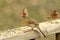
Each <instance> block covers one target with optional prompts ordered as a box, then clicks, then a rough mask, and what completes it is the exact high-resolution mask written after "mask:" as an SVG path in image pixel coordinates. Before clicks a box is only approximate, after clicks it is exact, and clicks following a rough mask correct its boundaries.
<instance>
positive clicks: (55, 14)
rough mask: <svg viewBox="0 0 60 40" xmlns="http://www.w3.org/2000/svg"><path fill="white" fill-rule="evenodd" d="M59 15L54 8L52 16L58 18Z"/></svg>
mask: <svg viewBox="0 0 60 40" xmlns="http://www.w3.org/2000/svg"><path fill="white" fill-rule="evenodd" d="M57 17H58V13H57V11H56V10H54V11H53V13H52V14H51V18H52V19H56V18H57Z"/></svg>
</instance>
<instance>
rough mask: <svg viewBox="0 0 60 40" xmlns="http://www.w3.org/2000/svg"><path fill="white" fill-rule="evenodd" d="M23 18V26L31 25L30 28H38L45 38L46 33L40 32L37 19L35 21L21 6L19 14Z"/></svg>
mask: <svg viewBox="0 0 60 40" xmlns="http://www.w3.org/2000/svg"><path fill="white" fill-rule="evenodd" d="M20 15H21V16H22V18H23V22H24V24H25V26H30V25H33V26H32V30H33V28H34V27H36V28H38V29H39V31H40V32H41V33H42V35H43V36H44V37H45V38H46V35H45V34H44V33H43V32H42V30H41V29H40V28H39V27H38V26H39V24H38V21H36V20H35V19H33V18H31V17H30V16H29V14H28V11H27V8H23V9H22V12H21V14H20Z"/></svg>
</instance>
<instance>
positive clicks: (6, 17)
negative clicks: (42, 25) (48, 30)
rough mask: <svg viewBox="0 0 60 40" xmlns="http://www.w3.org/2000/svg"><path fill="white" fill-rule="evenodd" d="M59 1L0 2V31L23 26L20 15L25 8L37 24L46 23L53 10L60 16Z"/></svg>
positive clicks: (21, 0)
mask: <svg viewBox="0 0 60 40" xmlns="http://www.w3.org/2000/svg"><path fill="white" fill-rule="evenodd" d="M59 4H60V0H0V31H1V30H7V29H12V28H17V27H21V26H23V23H22V18H21V16H20V13H21V11H22V8H24V7H26V8H27V10H28V12H29V15H30V16H31V17H32V18H34V19H36V20H37V21H38V22H43V21H48V18H47V17H48V16H49V15H50V13H52V11H53V10H54V9H57V11H58V12H59V14H60V5H59Z"/></svg>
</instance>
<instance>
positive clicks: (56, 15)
mask: <svg viewBox="0 0 60 40" xmlns="http://www.w3.org/2000/svg"><path fill="white" fill-rule="evenodd" d="M48 18H49V20H50V22H51V23H52V21H51V20H55V19H57V18H58V12H57V10H53V12H52V13H51V14H50V16H49V17H48Z"/></svg>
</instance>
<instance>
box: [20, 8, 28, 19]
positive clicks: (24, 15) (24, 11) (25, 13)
mask: <svg viewBox="0 0 60 40" xmlns="http://www.w3.org/2000/svg"><path fill="white" fill-rule="evenodd" d="M21 16H22V17H23V18H25V17H26V16H28V12H27V9H26V8H23V10H22V13H21Z"/></svg>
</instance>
